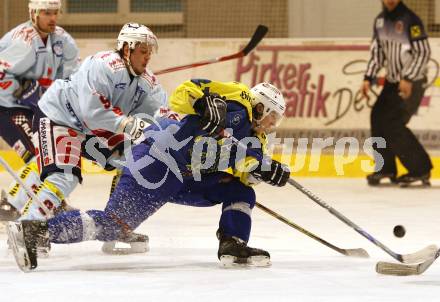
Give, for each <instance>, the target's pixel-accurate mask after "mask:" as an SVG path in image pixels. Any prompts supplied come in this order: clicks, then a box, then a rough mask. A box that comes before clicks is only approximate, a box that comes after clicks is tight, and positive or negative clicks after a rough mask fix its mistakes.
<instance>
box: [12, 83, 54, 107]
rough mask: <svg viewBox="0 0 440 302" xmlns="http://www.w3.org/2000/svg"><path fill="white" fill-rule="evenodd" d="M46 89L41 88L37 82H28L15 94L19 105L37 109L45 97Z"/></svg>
mask: <svg viewBox="0 0 440 302" xmlns="http://www.w3.org/2000/svg"><path fill="white" fill-rule="evenodd" d="M44 91H46V89H45V88H43V87H42V86H40V84H39V83H38V81H37V80H26V81H25V82H24V83H23V85H22V86H21V87H20V88H19V89H17V90H16V91H15V92H14V96H15V97H16V98H17V103H18V104H20V105H24V106H30V107H36V106H37V103H38V101H39V100H40V98H41V96H42V95H43V93H44Z"/></svg>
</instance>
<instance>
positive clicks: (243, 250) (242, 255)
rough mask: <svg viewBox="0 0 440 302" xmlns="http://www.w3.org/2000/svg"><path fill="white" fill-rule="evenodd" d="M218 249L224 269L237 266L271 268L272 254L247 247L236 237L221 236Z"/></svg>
mask: <svg viewBox="0 0 440 302" xmlns="http://www.w3.org/2000/svg"><path fill="white" fill-rule="evenodd" d="M219 240H220V243H219V247H218V253H217V256H218V259H219V260H220V263H221V265H222V266H223V267H233V266H237V265H247V266H270V264H271V263H270V254H269V253H268V252H267V251H265V250H261V249H256V248H252V247H249V246H247V244H246V242H244V241H243V240H241V239H239V238H236V237H228V236H221V238H219Z"/></svg>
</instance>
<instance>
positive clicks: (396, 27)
mask: <svg viewBox="0 0 440 302" xmlns="http://www.w3.org/2000/svg"><path fill="white" fill-rule="evenodd" d="M394 30H395V31H396V33H398V34H401V33H403V22H402V21H397V22H396V25H394Z"/></svg>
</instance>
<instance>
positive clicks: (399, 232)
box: [393, 225, 406, 238]
mask: <svg viewBox="0 0 440 302" xmlns="http://www.w3.org/2000/svg"><path fill="white" fill-rule="evenodd" d="M393 233H394V236H396V237H397V238H402V237H403V236H405V233H406V231H405V228H404V227H403V226H402V225H396V226H395V227H394V229H393Z"/></svg>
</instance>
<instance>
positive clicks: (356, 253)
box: [343, 248, 370, 258]
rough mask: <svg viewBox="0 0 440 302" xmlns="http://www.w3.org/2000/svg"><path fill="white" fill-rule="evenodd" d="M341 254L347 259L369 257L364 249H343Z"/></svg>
mask: <svg viewBox="0 0 440 302" xmlns="http://www.w3.org/2000/svg"><path fill="white" fill-rule="evenodd" d="M343 254H344V255H345V256H348V257H356V258H370V255H369V254H368V253H367V251H366V250H364V249H361V248H359V249H343Z"/></svg>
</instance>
